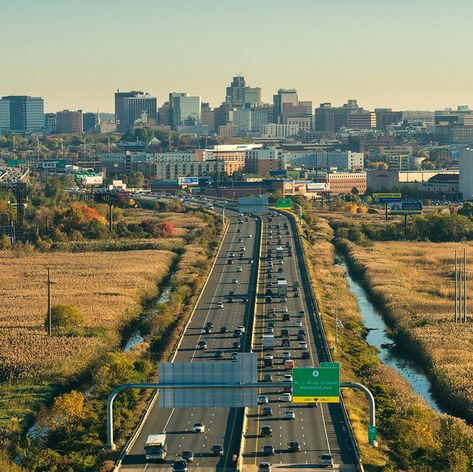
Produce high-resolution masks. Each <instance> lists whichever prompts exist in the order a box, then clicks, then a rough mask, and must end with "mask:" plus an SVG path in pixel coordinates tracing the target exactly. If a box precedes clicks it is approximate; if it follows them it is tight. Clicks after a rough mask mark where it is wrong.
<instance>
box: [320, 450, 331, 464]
mask: <svg viewBox="0 0 473 472" xmlns="http://www.w3.org/2000/svg"><path fill="white" fill-rule="evenodd" d="M320 466H321V467H333V456H332V454H330V453H328V452H327V453H325V454H322V455H321V456H320Z"/></svg>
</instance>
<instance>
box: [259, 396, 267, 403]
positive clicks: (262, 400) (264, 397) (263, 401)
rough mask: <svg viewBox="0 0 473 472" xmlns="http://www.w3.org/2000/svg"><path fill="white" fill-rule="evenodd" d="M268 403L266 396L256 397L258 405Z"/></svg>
mask: <svg viewBox="0 0 473 472" xmlns="http://www.w3.org/2000/svg"><path fill="white" fill-rule="evenodd" d="M267 403H268V397H267V395H258V405H266V404H267Z"/></svg>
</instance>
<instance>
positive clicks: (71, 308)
mask: <svg viewBox="0 0 473 472" xmlns="http://www.w3.org/2000/svg"><path fill="white" fill-rule="evenodd" d="M47 323H48V314H47V313H46V318H45V326H47ZM84 325H85V317H84V315H83V314H82V313H81V312H80V310H79V309H78V308H77V307H76V306H75V305H54V306H53V307H52V308H51V326H52V332H53V334H55V335H58V336H77V335H80V334H82V333H83V331H84Z"/></svg>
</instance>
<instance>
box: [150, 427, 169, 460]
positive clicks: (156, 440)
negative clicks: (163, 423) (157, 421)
mask: <svg viewBox="0 0 473 472" xmlns="http://www.w3.org/2000/svg"><path fill="white" fill-rule="evenodd" d="M145 454H146V460H147V461H164V459H166V455H167V444H166V433H159V434H150V435H149V436H148V439H147V440H146V444H145Z"/></svg>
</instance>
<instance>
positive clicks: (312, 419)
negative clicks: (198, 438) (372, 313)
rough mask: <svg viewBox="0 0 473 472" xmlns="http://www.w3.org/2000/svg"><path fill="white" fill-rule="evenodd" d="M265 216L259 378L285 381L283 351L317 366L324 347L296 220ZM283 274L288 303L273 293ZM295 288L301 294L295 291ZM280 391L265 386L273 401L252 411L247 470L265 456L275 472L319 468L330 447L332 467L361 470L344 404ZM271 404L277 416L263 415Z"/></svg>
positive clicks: (256, 347)
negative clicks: (306, 400)
mask: <svg viewBox="0 0 473 472" xmlns="http://www.w3.org/2000/svg"><path fill="white" fill-rule="evenodd" d="M263 219H264V222H263V240H262V250H261V261H260V277H259V288H258V302H257V311H256V313H257V315H256V330H255V340H254V350H255V351H257V352H258V360H259V362H258V370H259V374H258V375H259V379H260V380H261V381H262V380H263V376H264V374H270V375H271V376H272V381H283V376H284V374H288V373H290V372H291V371H290V370H284V365H283V351H289V353H290V354H289V355H290V358H291V359H293V360H295V362H296V367H304V366H314V367H316V366H318V365H319V350H320V348H319V349H318V348H317V346H316V344H315V340H316V339H317V336H314V334H315V333H314V332H313V323H311V320H310V317H309V314H308V310H307V304H306V300H305V298H304V291H303V290H302V280H301V273H300V271H299V267H298V264H297V257H296V254H295V248H294V245H295V244H294V238H293V234H292V229H291V225H290V224H289V222H288V219H287V218H286V217H284V216H281V215H278V216H273V217H272V218H271V220H272V221H268V219H267V218H263ZM276 246H282V247H283V248H284V257H283V258H282V259H278V258H277V256H276ZM268 248H270V249H271V255H270V256H268V253H267V249H268ZM289 248H291V252H292V256H289V255H288V253H289ZM270 261H271V262H270ZM271 263H272V264H271ZM268 272H270V273H268ZM281 273H282V274H284V276H285V279H286V281H287V285H288V293H287V301H286V302H281V301H280V299H279V297H278V296H274V292H277V276H278V274H281ZM295 282H296V285H297V284H299V286H300V288H298V289H297V290H295V289H294V288H293V287H294V283H295ZM268 289H270V290H272V292H273V296H272V300H271V302H269V300H267V299H266V297H265V296H264V295H265V294H266V291H267V290H268ZM295 293H297V294H298V297H295V296H294V294H295ZM285 307H287V310H288V312H289V314H290V320H289V321H287V320H286V321H282V311H283V310H284V309H285ZM269 308H275V310H276V316H275V317H274V318H273V317H268V315H267V313H268V309H269ZM270 322H273V323H274V335H275V350H274V352H273V353H272V354H273V356H274V361H273V362H274V364H273V367H264V366H263V357H264V355H265V354H271V352H270V351H262V335H263V334H270V332H269V331H268V332H267V331H266V330H267V327H268V323H270ZM281 330H288V333H289V338H288V339H289V343H290V345H289V346H284V347H283V346H282V341H283V337H281ZM299 330H304V332H305V335H303V336H304V339H303V340H302V339H301V340H298V339H297V334H298V333H299ZM286 342H287V341H286ZM301 342H305V343H307V346H303V345H302V344H300V343H301ZM304 351H307V352H309V353H310V358H309V359H302V358H301V356H302V353H303V352H304ZM289 385H290V383H289ZM281 393H282V392H281V391H275V390H274V389H272V390H271V389H264V388H263V389H261V390H260V391H259V392H258V394H262V395H267V397H268V400H269V403H268V404H267V405H266V404H262V405H259V406H258V408H253V409H249V410H248V415H247V431H246V440H245V449H244V464H245V466H244V469H243V470H244V471H248V472H250V471H256V470H257V465H258V464H259V462H263V461H267V462H270V463H271V465H272V468H273V470H274V471H276V470H277V471H283V470H299V469H301V470H314V469H315V470H317V469H318V468H319V467H320V455H321V454H323V453H327V452H329V453H331V454H332V455H333V458H334V468H333V470H344V471H350V470H356V467H355V463H356V458H355V455H354V451H353V449H352V446H351V443H350V441H349V436H348V434H347V431H346V426H345V423H344V421H343V417H342V412H341V408H340V406H339V405H338V404H331V405H328V404H321V405H319V406H318V407H312V406H310V405H306V404H293V403H291V402H287V401H281ZM267 406H269V407H271V408H272V416H263V408H264V407H267ZM287 410H291V411H293V412H294V416H295V419H286V418H285V417H284V412H285V411H287ZM262 426H270V427H271V428H272V436H271V437H262V436H261V427H262ZM290 441H298V442H299V443H300V446H301V451H300V452H289V450H288V443H289V442H290ZM264 446H273V448H274V455H270V456H264V455H263V447H264ZM326 470H327V469H326ZM328 470H331V469H330V468H329V469H328Z"/></svg>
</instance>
